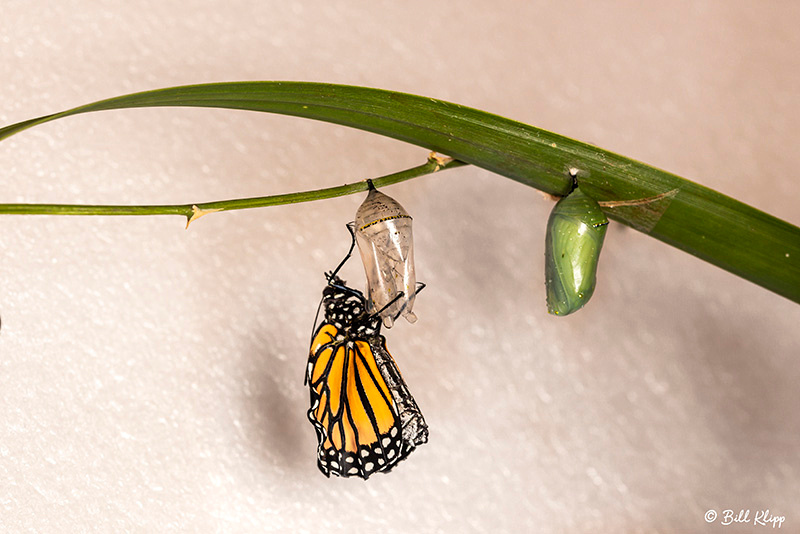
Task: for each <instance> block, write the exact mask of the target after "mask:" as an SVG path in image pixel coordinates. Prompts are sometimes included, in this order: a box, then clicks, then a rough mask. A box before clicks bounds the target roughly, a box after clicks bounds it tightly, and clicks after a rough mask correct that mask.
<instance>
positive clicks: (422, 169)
mask: <svg viewBox="0 0 800 534" xmlns="http://www.w3.org/2000/svg"><path fill="white" fill-rule="evenodd" d="M462 165H466V164H465V163H463V162H461V161H457V160H453V159H449V158H447V159H443V158H438V157H434V156H431V157H429V158H428V161H427V162H426V163H424V164H423V165H419V166H417V167H412V168H410V169H406V170H404V171H400V172H395V173H392V174H387V175H386V176H382V177H380V178H375V179H373V180H372V182H373V184H375V187H385V186H387V185H392V184H397V183H400V182H404V181H406V180H411V179H412V178H417V177H419V176H424V175H426V174H432V173H434V172H439V171H443V170H445V169H452V168H455V167H460V166H462ZM367 189H368V188H367V182H366V180H364V181H360V182H356V183H353V184H345V185H340V186H336V187H329V188H326V189H315V190H313V191H304V192H300V193H289V194H285V195H270V196H265V197H254V198H239V199H233V200H219V201H215V202H197V203H194V204H159V205H149V206H148V205H145V206H119V205H116V206H115V205H84V204H0V214H5V215H182V216H184V217H186V218H187V220H188V221H192V220H194V219H196V218H198V217H199V216H201V215H204V214H205V213H211V212H215V211H230V210H243V209H250V208H264V207H267V206H279V205H282V204H296V203H298V202H310V201H313V200H322V199H326V198H333V197H341V196H344V195H350V194H353V193H359V192H362V191H366V190H367ZM187 226H188V224H187Z"/></svg>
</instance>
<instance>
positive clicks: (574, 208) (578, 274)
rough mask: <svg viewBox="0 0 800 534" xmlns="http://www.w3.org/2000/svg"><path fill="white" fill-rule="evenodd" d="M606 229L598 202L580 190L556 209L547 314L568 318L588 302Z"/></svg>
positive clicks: (549, 241) (550, 225)
mask: <svg viewBox="0 0 800 534" xmlns="http://www.w3.org/2000/svg"><path fill="white" fill-rule="evenodd" d="M607 226H608V219H607V218H606V216H605V214H604V213H603V210H601V209H600V206H599V205H598V204H597V202H596V201H595V200H593V199H592V198H589V197H588V196H586V195H585V194H584V193H583V192H582V191H581V190H580V189H578V188H577V187H576V188H575V190H573V191H572V193H570V194H569V195H567V196H565V197H564V198H562V199H561V200H559V201H558V203H557V204H556V205H555V207H554V208H553V211H552V212H551V213H550V219H549V220H548V221H547V238H546V241H545V269H544V271H545V285H546V288H547V311H548V312H550V313H552V314H553V315H569V314H570V313H572V312H575V311H578V310H579V309H581V308H582V307H583V306H584V305H585V304H586V303H587V302H588V301H589V299H590V298H591V296H592V293H594V286H595V281H596V276H597V260H598V258H599V257H600V249H601V248H602V247H603V239H604V238H605V235H606V227H607Z"/></svg>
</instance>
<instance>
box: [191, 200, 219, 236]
mask: <svg viewBox="0 0 800 534" xmlns="http://www.w3.org/2000/svg"><path fill="white" fill-rule="evenodd" d="M215 211H222V210H221V209H210V210H204V209H200V208H198V207H197V205H196V204H195V205H192V215H191V216H190V217H186V229H187V230H188V229H189V225H190V224H192V223H193V222H194V221H196V220H197V219H199V218H200V217H202V216H203V215H208V214H209V213H214V212H215Z"/></svg>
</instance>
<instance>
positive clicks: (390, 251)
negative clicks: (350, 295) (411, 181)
mask: <svg viewBox="0 0 800 534" xmlns="http://www.w3.org/2000/svg"><path fill="white" fill-rule="evenodd" d="M367 183H368V184H369V186H370V191H369V193H368V194H367V198H366V199H365V200H364V202H363V203H362V204H361V206H360V207H359V208H358V211H356V220H355V234H356V243H358V251H359V252H360V253H361V261H362V262H363V263H364V270H365V271H366V274H367V301H368V302H369V306H370V311H371V312H373V313H374V312H377V311H379V310H383V311H382V312H381V317H382V318H383V324H384V326H385V327H386V328H391V327H392V325H393V324H394V320H395V319H396V318H397V317H398V316H400V315H402V316H403V317H405V318H406V320H407V321H408V322H409V323H413V322H415V321H416V320H417V316H416V315H414V313H413V312H412V311H411V309H412V308H413V307H414V298H415V297H416V285H417V276H416V274H415V273H414V239H413V237H412V234H411V216H410V215H409V214H408V212H407V211H406V210H405V209H403V206H401V205H400V204H399V203H398V202H397V201H396V200H395V199H393V198H392V197H390V196H387V195H384V194H383V193H381V192H380V191H378V190H377V189H375V188H374V186H373V185H372V182H371V181H369V180H368V181H367ZM400 292H402V293H403V295H402V297H400V298H397V295H398V293H400ZM394 299H397V300H395V302H394V303H392V304H391V305H390V306H387V305H388V304H389V303H390V302H392V300H394Z"/></svg>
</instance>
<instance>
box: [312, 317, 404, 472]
mask: <svg viewBox="0 0 800 534" xmlns="http://www.w3.org/2000/svg"><path fill="white" fill-rule="evenodd" d="M337 336H338V330H337V328H336V327H335V326H334V325H332V324H330V323H328V322H323V323H322V324H321V325H320V327H319V329H317V332H316V334H315V335H314V339H313V340H312V342H311V353H310V356H309V360H308V369H307V371H306V380H307V382H308V384H309V388H310V392H311V408H310V409H309V411H308V418H309V419H310V420H311V422H312V423H313V425H314V428H315V429H316V431H317V440H318V442H319V446H318V448H317V465H318V466H319V468H320V470H321V471H322V472H323V473H324V474H325V475H326V476H330V475H331V474H333V475H337V476H342V477H350V476H358V477H361V478H364V479H366V478H368V477H369V476H370V475H371V474H373V473H376V472H378V471H384V472H385V471H388V470H389V469H391V468H392V467H393V466H394V465H395V464H396V463H397V462H398V461H400V460H402V459H403V458H405V457H406V456H407V455H408V453H409V452H411V450H413V449H414V447H415V445H416V444H415V443H413V442H412V443H406V442H404V440H403V433H402V426H401V420H400V417H399V416H398V411H397V406H396V404H395V401H394V400H393V395H392V391H391V390H390V388H389V386H387V383H386V380H384V377H383V375H382V374H381V370H380V369H379V366H378V363H377V361H376V357H375V353H374V350H380V348H379V347H380V345H376V344H374V343H373V344H370V343H368V342H367V341H366V340H344V339H338V340H337ZM387 356H388V353H387ZM389 359H391V356H389Z"/></svg>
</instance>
